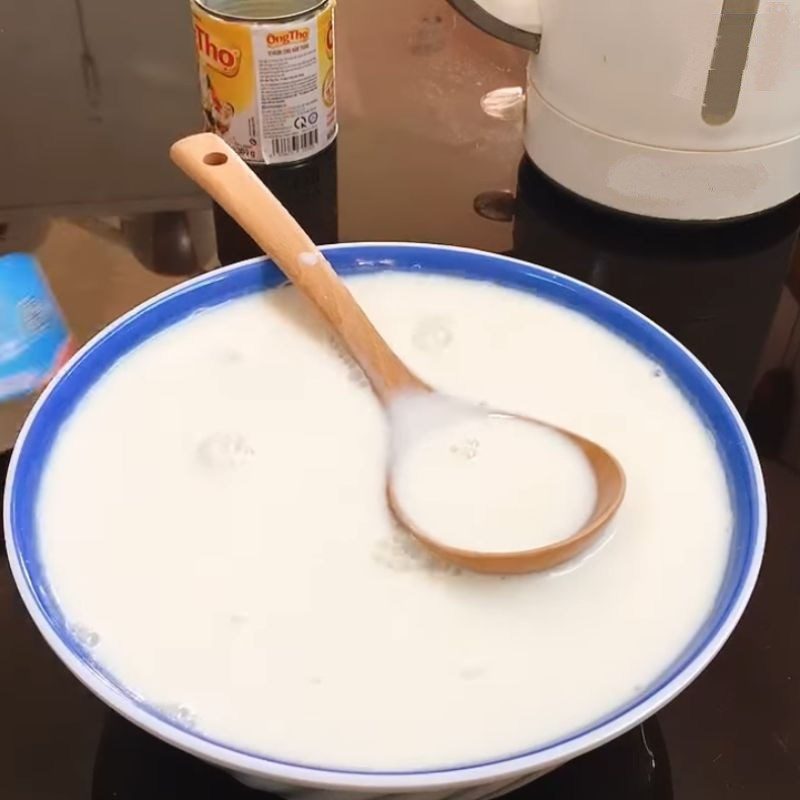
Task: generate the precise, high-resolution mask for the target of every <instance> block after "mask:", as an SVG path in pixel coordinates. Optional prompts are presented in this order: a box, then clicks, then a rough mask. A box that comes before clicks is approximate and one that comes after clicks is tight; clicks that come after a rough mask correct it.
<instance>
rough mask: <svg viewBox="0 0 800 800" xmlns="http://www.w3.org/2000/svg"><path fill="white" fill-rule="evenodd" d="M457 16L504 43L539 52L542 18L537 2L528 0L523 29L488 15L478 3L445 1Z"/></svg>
mask: <svg viewBox="0 0 800 800" xmlns="http://www.w3.org/2000/svg"><path fill="white" fill-rule="evenodd" d="M447 1H448V2H449V3H450V5H451V6H453V8H455V10H456V11H458V13H459V14H461V15H462V16H463V17H466V18H467V19H468V20H469V21H470V22H471V23H472V24H473V25H475V26H476V27H478V28H480V29H481V30H482V31H485V32H486V33H488V34H490V35H491V36H494V37H495V38H497V39H502V40H503V41H504V42H509V43H510V44H513V45H516V46H517V47H524V48H525V49H526V50H531V51H533V52H534V53H538V52H539V47H540V45H541V41H542V18H541V13H540V10H539V0H529V3H530V12H529V14H528V18H527V19H526V20H525V26H524V27H517V26H516V25H512V24H511V23H509V22H504V21H503V20H501V19H499V18H498V17H496V16H494V15H493V14H490V13H489V12H488V11H487V10H486V9H485V8H484V7H483V6H482V5H481V4H480V2H476V0H447Z"/></svg>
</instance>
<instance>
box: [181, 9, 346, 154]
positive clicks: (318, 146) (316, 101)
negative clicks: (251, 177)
mask: <svg viewBox="0 0 800 800" xmlns="http://www.w3.org/2000/svg"><path fill="white" fill-rule="evenodd" d="M192 15H193V20H194V33H195V48H196V50H197V62H198V67H199V71H200V89H201V94H202V102H203V114H204V116H205V124H206V129H207V130H211V131H214V132H215V133H217V134H219V135H220V136H222V137H223V138H224V139H225V141H227V143H228V144H229V145H230V146H231V147H232V148H233V149H234V150H235V151H236V152H237V153H239V155H240V156H242V158H244V159H245V160H247V161H251V162H261V163H267V164H280V163H287V162H291V161H298V160H300V159H303V158H308V157H309V156H312V155H314V154H315V153H318V152H320V151H321V150H323V149H324V148H325V147H327V146H328V144H330V142H331V141H332V140H333V138H334V137H335V136H336V131H337V121H336V93H335V75H334V29H333V4H332V3H328V4H325V5H323V6H322V8H320V9H319V10H318V11H317V12H315V13H313V14H310V15H309V16H308V17H306V18H305V19H300V20H293V21H290V22H283V23H277V22H276V23H271V22H252V21H247V22H245V21H236V20H230V19H221V18H219V17H216V16H214V15H213V14H210V13H209V12H207V11H205V10H204V9H203V8H201V7H200V6H198V5H197V4H196V3H194V2H193V3H192Z"/></svg>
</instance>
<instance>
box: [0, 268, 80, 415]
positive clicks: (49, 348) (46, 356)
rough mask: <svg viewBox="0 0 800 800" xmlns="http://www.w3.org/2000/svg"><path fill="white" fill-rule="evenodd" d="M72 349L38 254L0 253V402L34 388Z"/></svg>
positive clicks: (33, 390)
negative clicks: (38, 259)
mask: <svg viewBox="0 0 800 800" xmlns="http://www.w3.org/2000/svg"><path fill="white" fill-rule="evenodd" d="M72 352H73V342H72V339H71V337H70V335H69V331H68V329H67V326H66V324H65V323H64V319H63V317H62V316H61V312H60V311H59V309H58V306H57V305H56V302H55V299H54V298H53V295H52V294H51V293H50V289H49V288H48V286H47V282H46V280H45V277H44V274H43V273H42V271H41V269H40V267H39V264H38V262H37V261H36V259H35V258H33V257H32V256H30V255H27V254H25V253H11V254H10V255H6V256H0V403H2V402H5V401H6V400H11V399H14V398H17V397H23V396H25V395H27V394H33V393H34V392H37V391H38V390H39V389H41V388H42V387H44V385H45V384H46V383H47V382H48V381H49V380H50V378H52V377H53V375H54V374H55V372H56V371H57V370H58V369H59V367H61V366H62V365H63V364H64V363H65V362H66V361H67V359H68V358H69V356H70V355H71V354H72Z"/></svg>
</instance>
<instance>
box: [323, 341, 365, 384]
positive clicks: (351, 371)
mask: <svg viewBox="0 0 800 800" xmlns="http://www.w3.org/2000/svg"><path fill="white" fill-rule="evenodd" d="M327 342H328V346H329V347H330V349H331V351H332V353H333V355H334V357H335V358H336V359H337V360H338V361H340V362H341V363H342V364H343V365H344V367H345V369H346V370H347V372H346V374H347V380H348V381H350V383H352V384H353V385H354V386H358V387H359V388H360V389H364V388H366V387H368V386H369V379H368V378H367V376H366V374H365V373H364V370H363V369H361V367H359V366H358V364H356V362H355V360H354V359H353V357H352V356H351V355H350V353H348V352H347V350H346V349H345V348H344V345H343V344H342V343H341V342H340V341H339V339H338V337H336V336H334V335H333V334H329V335H328V337H327Z"/></svg>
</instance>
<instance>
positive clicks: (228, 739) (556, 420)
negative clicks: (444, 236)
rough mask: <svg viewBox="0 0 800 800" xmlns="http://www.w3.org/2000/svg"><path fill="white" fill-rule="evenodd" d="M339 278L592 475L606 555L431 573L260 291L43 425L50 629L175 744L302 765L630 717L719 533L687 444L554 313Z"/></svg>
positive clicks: (719, 552) (354, 400)
mask: <svg viewBox="0 0 800 800" xmlns="http://www.w3.org/2000/svg"><path fill="white" fill-rule="evenodd" d="M348 282H349V285H350V287H351V289H352V291H353V292H354V294H355V295H356V297H357V299H358V300H359V302H361V303H362V304H363V305H364V307H365V308H366V310H367V312H368V314H369V315H370V316H371V317H372V318H373V319H374V321H375V323H376V325H377V327H378V328H379V330H380V331H381V332H382V333H383V334H384V335H385V337H386V338H387V340H388V341H389V343H390V345H391V346H392V347H393V348H395V349H396V351H397V352H398V354H399V355H400V356H401V358H403V359H404V360H405V361H407V363H408V364H409V365H410V366H411V368H412V369H413V370H415V371H416V372H417V374H418V375H419V376H420V377H421V378H422V379H423V380H425V381H426V382H428V383H430V384H431V385H432V386H435V387H436V388H437V389H440V390H441V391H443V392H446V393H448V394H451V395H454V396H458V397H464V398H467V399H469V400H471V401H473V402H476V403H484V404H486V405H487V406H488V407H491V408H499V409H504V410H507V411H509V412H514V413H519V414H523V415H526V416H529V417H533V418H539V419H543V420H546V421H548V422H549V423H552V424H554V425H558V426H560V427H563V428H566V429H569V430H573V431H575V432H576V433H578V434H580V435H582V436H584V437H586V438H588V439H591V440H594V441H596V442H598V443H599V444H601V445H602V446H604V447H606V448H607V449H608V450H609V451H610V452H612V453H613V454H614V455H616V456H617V457H618V458H619V460H620V462H621V464H622V466H623V468H624V469H625V472H626V475H627V478H628V491H627V495H626V498H625V501H624V503H623V505H622V508H621V509H620V511H619V513H618V514H617V516H616V518H615V521H614V524H613V526H612V527H611V529H610V530H609V532H608V534H607V535H606V536H605V537H604V539H603V540H602V541H601V542H600V544H599V545H597V546H596V547H594V548H593V549H592V550H591V551H590V552H588V553H586V554H585V555H583V556H582V557H581V558H579V559H578V560H575V561H573V562H569V563H567V564H565V565H563V566H562V567H560V568H559V569H557V570H553V571H551V572H545V573H540V574H532V575H524V576H514V577H498V576H481V575H476V574H472V573H468V572H462V571H459V570H457V569H454V568H451V567H449V566H447V565H446V564H443V563H441V562H438V561H436V560H435V559H434V558H432V557H431V556H429V555H428V553H427V552H426V551H424V550H422V549H421V548H420V546H419V545H417V543H416V542H415V540H413V539H412V538H411V537H410V536H409V535H408V534H407V533H405V532H404V531H403V530H401V529H398V527H397V526H396V525H395V524H394V523H393V520H392V518H391V516H390V513H389V511H388V509H387V506H386V497H385V477H386V460H387V455H388V434H387V425H386V421H385V417H384V413H383V410H382V408H381V407H380V405H379V404H378V401H377V400H376V398H375V397H374V396H373V394H372V392H371V390H370V388H369V386H368V385H367V383H366V381H365V379H364V376H363V375H362V374H361V372H360V371H359V370H358V369H357V368H356V367H355V366H354V365H353V364H352V363H351V362H350V361H349V360H348V359H347V358H344V357H342V356H341V354H340V351H339V349H338V348H337V347H336V346H335V345H334V344H333V343H332V341H331V338H330V335H329V334H328V332H327V330H326V329H325V328H324V327H323V325H322V323H320V322H319V321H318V320H317V318H316V316H315V314H314V313H313V312H311V311H309V310H308V309H307V306H306V304H305V302H304V301H303V300H302V299H301V298H300V297H299V296H298V295H297V294H296V293H295V291H294V290H293V289H290V288H283V289H278V290H274V291H269V292H266V293H264V294H259V295H253V296H248V297H245V298H242V299H238V300H233V301H231V302H228V303H227V304H224V305H221V306H217V307H215V308H213V309H211V310H208V311H206V312H204V313H202V314H198V315H195V316H192V317H191V318H189V319H187V320H185V321H183V322H181V323H179V324H177V325H175V326H173V327H172V328H169V329H167V330H166V331H164V332H162V333H160V334H159V335H158V336H156V337H155V338H153V339H151V340H149V341H147V342H146V343H145V344H143V345H142V346H140V347H139V348H138V349H136V350H134V351H133V352H131V353H130V354H128V355H126V356H125V357H124V358H123V359H122V360H121V361H120V362H119V363H118V364H117V365H116V366H115V367H114V368H113V369H112V370H111V371H110V372H108V373H107V374H106V375H105V376H104V377H103V378H102V379H101V380H100V381H99V382H98V383H97V384H96V385H95V386H94V387H93V388H92V389H91V390H90V392H89V393H88V394H87V396H86V397H85V399H84V400H83V401H82V402H81V404H80V405H79V406H78V408H77V410H76V411H75V412H74V413H73V415H72V416H71V418H70V419H69V420H68V421H67V423H66V424H65V425H64V427H63V429H62V431H61V433H60V434H59V437H58V439H57V441H56V444H55V446H54V449H53V451H52V455H51V457H50V460H49V462H48V464H47V465H46V468H45V474H44V476H43V481H42V486H41V492H40V500H39V508H38V522H39V531H40V537H41V552H42V557H43V561H44V564H45V568H46V573H47V576H48V578H49V581H50V583H51V586H52V590H53V593H54V595H55V597H56V598H57V601H58V603H59V605H60V607H61V609H62V611H63V613H64V615H65V617H66V618H67V619H68V620H69V621H70V623H71V625H72V626H73V629H74V630H75V631H76V632H77V633H78V635H80V636H81V637H82V638H83V640H84V641H85V642H87V644H89V645H90V646H91V647H92V653H93V656H94V658H95V659H96V660H97V661H98V662H99V663H100V664H101V665H102V666H103V667H104V668H105V670H106V671H107V672H108V673H110V674H111V675H113V676H114V678H115V680H117V681H119V682H120V683H122V684H123V685H125V686H126V687H127V688H128V689H129V690H130V691H131V692H133V693H134V694H135V695H137V696H139V697H141V698H143V699H144V701H145V702H146V703H148V704H150V705H151V706H153V707H157V708H159V709H161V710H162V712H163V713H166V714H169V715H171V716H172V717H173V718H174V719H175V720H176V723H177V724H178V725H182V726H185V727H189V728H192V729H193V730H195V731H198V732H200V733H202V734H203V735H204V736H206V737H208V738H210V739H212V740H215V741H220V742H223V743H225V744H227V745H229V746H233V747H236V748H240V749H242V750H244V751H247V752H251V753H258V754H265V755H268V756H270V757H272V758H274V759H280V760H284V761H287V762H292V763H297V764H306V765H313V766H317V767H327V768H339V769H346V770H365V771H413V770H423V769H442V768H448V767H453V766H459V765H465V764H470V763H478V762H486V761H490V760H493V759H498V758H502V757H506V756H510V755H513V754H519V753H522V752H526V751H530V750H533V749H535V748H537V747H539V746H543V745H546V744H548V743H551V742H553V741H555V740H558V739H561V738H563V737H565V736H567V735H569V734H570V733H572V732H574V731H576V730H579V729H581V728H584V727H586V726H587V725H590V724H592V723H593V722H595V721H597V720H599V719H601V718H603V717H605V716H607V715H609V714H611V713H613V712H614V711H615V710H617V709H619V708H621V707H623V706H625V705H626V704H628V703H630V702H631V701H633V700H634V698H636V697H638V696H640V695H641V693H642V691H643V690H644V689H645V688H646V687H648V686H649V685H651V684H652V683H653V682H654V681H655V680H657V679H658V678H659V676H661V675H662V674H663V673H664V671H665V670H666V669H667V668H668V667H669V666H670V665H671V664H672V663H673V662H674V660H675V659H676V657H677V656H678V655H679V654H680V653H681V652H682V651H683V650H684V648H685V647H686V646H687V645H688V644H689V642H690V641H691V640H692V638H693V636H694V635H695V634H696V633H697V631H698V629H699V628H700V626H701V625H702V623H703V622H704V620H705V619H706V617H707V616H708V614H709V612H710V611H711V609H712V606H713V603H714V600H715V596H716V594H717V592H718V590H719V588H720V584H721V581H722V577H723V572H724V569H725V565H726V561H727V556H728V552H729V546H730V539H731V535H732V511H731V505H730V498H729V493H728V489H727V485H726V479H725V474H724V470H723V466H722V464H721V462H720V460H719V458H718V455H717V453H716V450H715V446H714V442H713V440H712V437H711V434H710V433H709V432H708V431H707V430H706V428H705V427H704V425H703V423H702V421H701V420H700V418H699V417H698V416H697V414H696V412H695V411H694V410H693V408H692V407H691V405H690V404H689V402H688V401H687V400H686V399H685V398H684V396H683V395H682V394H681V392H680V391H679V390H678V389H677V388H676V386H675V385H674V384H673V383H672V382H671V380H670V379H669V378H668V377H667V376H666V375H665V374H663V373H662V371H661V370H660V369H659V368H658V367H657V366H656V365H655V364H654V363H652V362H651V361H650V360H649V359H648V358H647V357H645V356H644V355H642V354H641V353H640V352H639V351H637V350H636V349H635V348H633V347H632V346H631V345H629V344H628V343H626V342H625V341H623V340H622V339H620V338H618V337H617V336H616V335H614V334H612V333H610V332H608V331H607V330H605V329H604V328H602V327H601V326H599V325H598V324H596V323H594V322H592V321H590V320H589V319H587V318H585V317H583V316H581V315H579V314H578V313H576V312H573V311H571V310H568V309H566V308H564V307H561V306H559V305H556V304H553V303H550V302H548V301H545V300H542V299H540V298H537V297H535V296H532V295H530V294H526V293H522V292H517V291H513V290H510V289H505V288H502V287H499V286H494V285H490V284H486V283H480V282H474V281H468V280H462V279H458V278H449V277H440V276H430V275H428V276H426V275H419V274H413V275H412V274H405V273H391V272H386V273H382V274H375V275H369V276H362V277H358V278H353V279H350V280H349V281H348ZM502 479H503V475H502V474H497V475H495V476H494V477H493V474H492V473H491V472H488V473H487V474H486V475H485V476H484V477H483V478H482V480H485V481H492V480H502ZM456 500H457V498H456ZM454 502H455V501H454ZM521 508H522V510H521V511H520V513H525V511H524V506H523V507H521ZM512 522H514V520H513V519H512V520H511V522H510V523H509V525H511V523H512Z"/></svg>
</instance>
